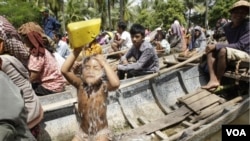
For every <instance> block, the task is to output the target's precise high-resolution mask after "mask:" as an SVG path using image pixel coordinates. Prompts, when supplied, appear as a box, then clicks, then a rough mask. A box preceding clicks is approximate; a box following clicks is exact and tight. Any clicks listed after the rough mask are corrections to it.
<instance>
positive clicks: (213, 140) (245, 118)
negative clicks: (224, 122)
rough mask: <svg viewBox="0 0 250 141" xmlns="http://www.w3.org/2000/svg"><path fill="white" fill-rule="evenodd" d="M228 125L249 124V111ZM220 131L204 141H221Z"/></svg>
mask: <svg viewBox="0 0 250 141" xmlns="http://www.w3.org/2000/svg"><path fill="white" fill-rule="evenodd" d="M230 124H247V125H249V124H250V113H249V110H248V111H247V112H245V113H244V114H243V115H241V116H240V117H238V118H237V119H235V120H234V121H232V122H231V123H230ZM221 140H222V139H221V131H219V132H216V133H215V134H213V135H212V136H210V137H208V138H206V139H205V141H221Z"/></svg>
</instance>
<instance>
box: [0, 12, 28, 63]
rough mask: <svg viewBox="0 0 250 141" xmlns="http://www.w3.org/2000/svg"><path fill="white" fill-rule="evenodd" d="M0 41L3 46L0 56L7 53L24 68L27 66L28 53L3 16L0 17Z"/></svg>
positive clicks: (0, 49)
mask: <svg viewBox="0 0 250 141" xmlns="http://www.w3.org/2000/svg"><path fill="white" fill-rule="evenodd" d="M0 41H1V44H3V45H2V48H0V54H5V53H7V54H10V55H12V56H15V57H16V58H17V59H18V60H19V61H21V62H22V64H23V65H24V66H27V64H28V60H29V55H30V53H29V51H28V50H27V49H26V48H25V47H24V44H23V42H22V39H21V37H20V35H19V34H18V33H17V30H16V29H15V28H14V27H13V25H12V24H11V23H10V22H9V21H8V20H7V19H6V18H5V17H3V16H0Z"/></svg>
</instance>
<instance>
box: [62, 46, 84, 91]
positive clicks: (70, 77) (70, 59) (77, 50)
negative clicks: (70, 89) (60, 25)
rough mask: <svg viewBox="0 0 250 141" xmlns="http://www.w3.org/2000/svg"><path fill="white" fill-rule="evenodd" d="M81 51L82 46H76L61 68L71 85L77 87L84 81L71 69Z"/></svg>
mask: <svg viewBox="0 0 250 141" xmlns="http://www.w3.org/2000/svg"><path fill="white" fill-rule="evenodd" d="M81 51H82V48H75V49H74V50H73V51H72V52H71V54H70V55H69V56H68V57H67V59H66V60H65V62H64V63H63V65H62V68H61V72H62V74H63V76H64V77H65V78H66V79H67V81H68V82H69V83H70V84H71V85H73V86H75V87H76V88H78V87H79V85H80V84H81V82H82V81H81V79H80V78H79V77H77V76H76V75H75V74H74V73H73V72H72V71H70V69H71V68H72V66H73V64H74V62H75V60H76V58H77V57H78V55H79V54H80V52H81Z"/></svg>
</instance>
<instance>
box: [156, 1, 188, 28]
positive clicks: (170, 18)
mask: <svg viewBox="0 0 250 141" xmlns="http://www.w3.org/2000/svg"><path fill="white" fill-rule="evenodd" d="M154 9H155V16H154V17H155V20H156V21H157V22H159V23H161V22H162V23H163V25H164V27H165V28H166V29H168V28H170V26H171V24H172V23H173V22H174V20H178V21H179V22H180V24H182V25H184V26H185V25H186V20H185V15H184V11H185V7H184V5H183V3H182V2H181V1H180V0H168V1H167V3H165V2H161V3H158V5H156V6H155V7H154Z"/></svg>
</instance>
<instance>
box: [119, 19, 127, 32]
mask: <svg viewBox="0 0 250 141" xmlns="http://www.w3.org/2000/svg"><path fill="white" fill-rule="evenodd" d="M117 26H118V27H119V28H121V29H122V30H126V28H127V24H126V23H125V22H123V21H120V22H119V23H118V25H117Z"/></svg>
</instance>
